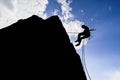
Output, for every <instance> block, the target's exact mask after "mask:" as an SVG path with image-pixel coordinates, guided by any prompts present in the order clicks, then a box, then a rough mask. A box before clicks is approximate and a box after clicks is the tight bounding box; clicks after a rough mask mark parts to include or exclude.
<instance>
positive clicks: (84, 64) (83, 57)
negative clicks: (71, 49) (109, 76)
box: [82, 40, 92, 80]
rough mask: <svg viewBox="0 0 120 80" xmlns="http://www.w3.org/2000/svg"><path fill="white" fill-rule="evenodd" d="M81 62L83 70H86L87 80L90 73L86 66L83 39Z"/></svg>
mask: <svg viewBox="0 0 120 80" xmlns="http://www.w3.org/2000/svg"><path fill="white" fill-rule="evenodd" d="M82 64H83V69H84V71H86V74H87V76H88V78H89V80H92V79H91V77H90V74H89V72H88V69H87V66H86V61H85V46H84V40H83V46H82Z"/></svg>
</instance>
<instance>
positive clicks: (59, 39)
mask: <svg viewBox="0 0 120 80" xmlns="http://www.w3.org/2000/svg"><path fill="white" fill-rule="evenodd" d="M0 50H1V57H2V58H1V59H2V61H1V66H2V68H1V69H2V76H3V77H4V79H6V78H9V79H32V80H36V79H41V80H46V79H47V80H48V79H49V80H53V79H55V80H58V79H60V80H68V79H70V80H87V79H86V76H85V73H84V71H83V67H82V64H81V60H80V57H79V55H78V54H77V53H76V50H75V49H74V47H73V45H72V43H70V40H69V37H68V35H67V33H66V31H65V29H64V27H63V25H62V23H61V21H60V19H59V17H58V16H52V17H50V18H48V19H46V20H43V19H42V18H40V17H38V16H35V15H33V16H31V17H30V18H28V19H25V20H19V21H18V22H16V23H14V24H12V25H10V26H8V27H6V28H3V29H1V30H0Z"/></svg>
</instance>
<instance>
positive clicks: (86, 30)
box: [75, 25, 95, 46]
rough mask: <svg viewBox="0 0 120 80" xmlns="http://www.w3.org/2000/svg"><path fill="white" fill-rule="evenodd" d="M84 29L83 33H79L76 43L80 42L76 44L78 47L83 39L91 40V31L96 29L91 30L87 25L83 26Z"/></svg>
mask: <svg viewBox="0 0 120 80" xmlns="http://www.w3.org/2000/svg"><path fill="white" fill-rule="evenodd" d="M82 28H83V29H84V31H83V32H81V33H79V34H78V38H77V40H76V41H75V42H78V44H76V46H79V45H80V43H81V41H82V39H86V38H89V39H90V36H91V34H90V31H94V30H95V29H89V28H88V26H86V25H82Z"/></svg>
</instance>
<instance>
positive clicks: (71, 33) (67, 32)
mask: <svg viewBox="0 0 120 80" xmlns="http://www.w3.org/2000/svg"><path fill="white" fill-rule="evenodd" d="M67 33H69V34H78V33H80V32H67Z"/></svg>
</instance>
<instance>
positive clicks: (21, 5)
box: [0, 0, 120, 80]
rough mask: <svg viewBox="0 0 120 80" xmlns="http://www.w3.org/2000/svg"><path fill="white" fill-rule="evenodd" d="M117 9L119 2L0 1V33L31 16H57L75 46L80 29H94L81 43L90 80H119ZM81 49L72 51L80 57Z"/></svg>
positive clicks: (75, 0) (68, 0)
mask: <svg viewBox="0 0 120 80" xmlns="http://www.w3.org/2000/svg"><path fill="white" fill-rule="evenodd" d="M119 6H120V0H0V8H1V9H0V29H2V28H4V27H7V26H8V25H11V24H13V23H15V22H17V21H18V20H19V19H26V18H28V17H30V16H32V15H38V16H39V17H42V18H43V19H46V18H48V17H50V16H53V15H58V16H59V17H60V19H61V21H62V23H63V26H64V27H65V29H66V31H67V33H68V35H69V38H70V40H71V42H72V43H73V45H74V44H75V43H74V41H75V40H76V38H77V34H78V33H79V32H82V31H83V29H82V28H81V25H83V24H85V25H87V26H88V27H89V28H95V29H96V31H94V32H91V34H92V37H91V39H90V40H85V43H84V47H85V59H86V66H87V69H88V72H89V75H90V77H91V79H92V80H119V79H120V62H119V59H120V42H119V41H120V36H119V35H120V31H119V30H120V24H119V23H120V22H119V21H120V9H119ZM73 33H75V34H73ZM81 46H82V45H80V46H79V47H75V49H76V51H77V53H78V54H79V55H80V57H81V54H82V48H81ZM88 79H89V78H88Z"/></svg>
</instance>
